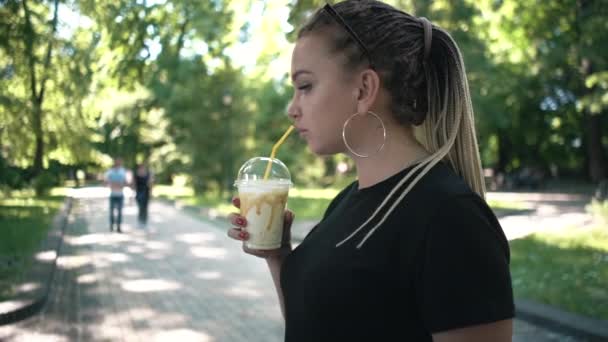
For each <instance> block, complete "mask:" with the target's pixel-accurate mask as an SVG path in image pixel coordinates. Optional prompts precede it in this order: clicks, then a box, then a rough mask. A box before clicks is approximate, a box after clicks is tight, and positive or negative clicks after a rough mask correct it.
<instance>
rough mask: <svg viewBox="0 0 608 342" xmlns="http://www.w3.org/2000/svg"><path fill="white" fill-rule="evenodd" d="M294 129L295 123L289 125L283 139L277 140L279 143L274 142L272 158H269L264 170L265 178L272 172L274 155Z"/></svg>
mask: <svg viewBox="0 0 608 342" xmlns="http://www.w3.org/2000/svg"><path fill="white" fill-rule="evenodd" d="M292 130H293V125H289V128H288V129H287V131H285V133H283V136H282V137H281V139H279V141H277V143H276V144H274V146H273V147H272V151H271V152H270V159H269V160H268V164H267V165H266V172H264V180H266V179H268V174H269V173H270V165H271V164H272V160H273V159H274V156H275V154H276V153H277V150H278V149H279V146H281V144H282V143H283V141H285V139H286V138H287V136H288V135H289V133H291V131H292Z"/></svg>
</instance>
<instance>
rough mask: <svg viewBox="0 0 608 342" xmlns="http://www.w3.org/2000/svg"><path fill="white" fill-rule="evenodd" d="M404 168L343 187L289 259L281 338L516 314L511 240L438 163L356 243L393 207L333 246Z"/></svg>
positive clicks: (450, 325)
mask: <svg viewBox="0 0 608 342" xmlns="http://www.w3.org/2000/svg"><path fill="white" fill-rule="evenodd" d="M409 170H410V169H406V170H403V171H401V172H400V173H398V174H396V175H394V176H392V177H390V178H388V179H386V180H384V181H382V182H380V183H378V184H376V185H374V186H371V187H369V188H365V189H361V190H359V189H358V183H357V182H354V183H353V184H351V185H350V186H348V187H347V188H346V189H344V190H343V191H342V192H341V193H340V194H339V195H338V196H337V197H336V198H335V199H334V200H333V201H332V202H331V204H330V205H329V207H328V209H327V211H326V213H325V215H324V218H323V220H322V221H321V222H320V223H319V224H318V225H317V226H316V227H315V228H314V229H313V230H312V231H311V232H310V233H309V234H308V236H307V237H306V238H305V239H304V241H302V243H301V244H300V245H299V246H298V247H297V248H295V250H294V251H293V252H292V253H291V254H290V255H289V256H288V257H287V258H286V259H285V262H284V263H283V266H282V270H281V287H282V289H283V295H284V300H285V309H286V312H285V318H286V331H285V341H287V342H295V341H304V342H310V341H315V342H322V341H392V340H393V339H394V338H395V336H396V337H397V339H398V340H400V341H417V342H418V341H432V338H431V334H432V333H435V332H440V331H446V330H450V329H456V328H462V327H466V326H470V325H477V324H484V323H490V322H495V321H498V320H503V319H509V318H512V317H514V304H513V292H512V288H511V277H510V273H509V245H508V242H507V239H506V237H505V235H504V233H503V231H502V228H501V227H500V224H499V223H498V220H497V219H496V217H495V215H494V214H493V212H492V211H491V209H490V208H489V207H488V206H487V205H486V203H485V202H484V201H483V200H482V199H481V198H480V197H479V196H478V195H477V194H475V193H474V192H472V191H471V190H470V188H469V187H468V186H467V185H466V184H465V183H464V182H463V181H462V180H461V178H460V177H458V176H457V175H456V174H455V173H454V172H453V171H452V170H451V169H450V168H449V167H448V166H447V165H445V164H444V163H438V164H437V165H436V166H434V167H433V168H432V169H431V170H430V171H429V173H427V174H426V175H425V176H424V177H423V178H422V179H421V180H420V181H419V182H418V184H416V185H415V186H414V187H413V188H412V190H411V191H410V193H409V194H408V195H407V196H406V197H405V199H404V200H403V201H402V202H401V203H400V204H399V205H398V206H397V208H396V209H395V210H394V211H393V212H392V213H391V215H390V216H389V217H388V219H387V220H386V221H385V222H384V223H383V224H382V225H381V226H380V228H379V229H378V230H376V232H374V234H373V235H372V236H371V237H370V238H369V239H368V240H367V241H366V242H365V244H364V245H363V246H362V247H361V248H360V249H357V248H356V246H357V244H358V243H359V242H360V241H361V240H362V239H363V237H364V236H365V235H366V234H367V232H368V231H369V229H371V228H372V227H373V226H374V224H375V223H377V222H379V220H380V219H381V218H382V217H383V214H384V213H385V212H386V210H387V209H388V207H389V206H387V207H385V208H384V209H383V210H382V211H381V212H380V215H378V216H377V217H376V218H375V219H374V220H373V221H372V222H371V225H368V226H366V228H364V229H363V230H362V231H360V232H359V233H358V234H357V235H356V236H355V237H354V238H352V239H350V240H349V241H347V242H346V243H345V244H343V245H341V246H340V247H336V244H337V243H339V242H340V241H342V240H343V239H344V238H346V237H347V236H348V235H350V233H351V232H353V231H354V230H355V229H357V228H358V227H359V226H360V225H361V224H362V223H363V222H365V221H366V220H367V219H368V218H369V217H370V216H371V215H372V213H373V212H374V211H375V210H376V208H377V207H378V206H379V205H380V203H382V201H383V200H384V199H385V198H386V196H387V195H388V194H389V192H390V191H391V190H392V189H393V187H394V186H395V185H396V184H397V183H398V182H399V181H400V180H401V179H402V178H403V176H404V175H405V174H406V173H407V172H408V171H409ZM412 179H413V177H412ZM408 183H409V181H408ZM406 186H407V184H405V185H404V186H403V187H402V188H400V189H401V190H400V191H399V192H398V193H401V192H402V190H403V189H405V187H406ZM392 203H394V200H391V201H390V202H389V205H390V204H392Z"/></svg>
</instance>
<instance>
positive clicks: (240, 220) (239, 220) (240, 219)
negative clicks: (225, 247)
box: [236, 217, 245, 226]
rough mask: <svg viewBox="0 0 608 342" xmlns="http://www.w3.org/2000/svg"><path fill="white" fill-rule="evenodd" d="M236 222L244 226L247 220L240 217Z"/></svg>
mask: <svg viewBox="0 0 608 342" xmlns="http://www.w3.org/2000/svg"><path fill="white" fill-rule="evenodd" d="M236 224H238V225H239V226H243V225H245V220H244V219H242V218H240V217H239V218H237V219H236Z"/></svg>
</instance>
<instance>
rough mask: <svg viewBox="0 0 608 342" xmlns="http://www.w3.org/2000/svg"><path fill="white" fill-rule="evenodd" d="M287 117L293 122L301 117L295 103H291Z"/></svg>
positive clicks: (288, 106)
mask: <svg viewBox="0 0 608 342" xmlns="http://www.w3.org/2000/svg"><path fill="white" fill-rule="evenodd" d="M287 116H288V117H289V118H290V119H292V120H295V119H296V118H297V117H298V116H299V113H298V110H297V108H296V106H295V105H294V103H293V101H290V102H289V105H287Z"/></svg>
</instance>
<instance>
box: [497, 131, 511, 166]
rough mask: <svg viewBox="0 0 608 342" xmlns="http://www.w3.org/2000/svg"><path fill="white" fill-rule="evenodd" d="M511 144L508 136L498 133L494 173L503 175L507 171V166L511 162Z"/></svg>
mask: <svg viewBox="0 0 608 342" xmlns="http://www.w3.org/2000/svg"><path fill="white" fill-rule="evenodd" d="M512 149H513V147H512V144H511V139H510V138H509V134H508V133H507V132H505V131H503V130H501V131H500V132H498V162H497V164H496V172H497V173H498V172H501V173H504V172H506V170H507V165H508V164H509V161H510V160H511V159H510V158H511V154H512Z"/></svg>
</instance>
